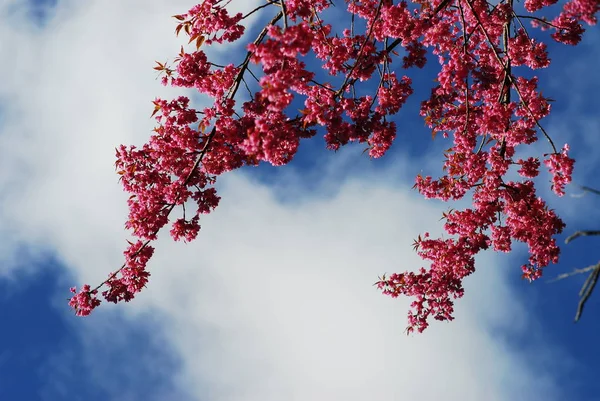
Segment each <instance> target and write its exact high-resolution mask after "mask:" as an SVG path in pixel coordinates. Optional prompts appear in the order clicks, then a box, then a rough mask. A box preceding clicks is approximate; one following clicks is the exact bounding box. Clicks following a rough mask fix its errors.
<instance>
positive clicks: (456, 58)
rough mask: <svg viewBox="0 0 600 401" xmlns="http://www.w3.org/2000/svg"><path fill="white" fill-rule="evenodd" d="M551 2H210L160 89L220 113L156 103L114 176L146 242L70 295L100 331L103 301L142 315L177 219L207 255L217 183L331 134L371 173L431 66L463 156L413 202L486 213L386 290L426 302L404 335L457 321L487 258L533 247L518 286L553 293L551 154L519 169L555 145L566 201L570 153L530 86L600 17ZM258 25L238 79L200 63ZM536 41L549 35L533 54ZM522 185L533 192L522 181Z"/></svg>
mask: <svg viewBox="0 0 600 401" xmlns="http://www.w3.org/2000/svg"><path fill="white" fill-rule="evenodd" d="M555 3H556V0H526V1H525V4H524V6H525V10H522V9H521V8H519V7H516V6H515V4H514V1H513V0H502V1H500V2H494V3H490V2H487V1H485V0H441V1H439V0H433V1H431V2H429V1H424V0H413V1H412V2H408V1H396V0H360V1H359V0H345V1H336V2H335V5H336V9H338V10H339V9H340V8H343V9H345V10H346V16H347V18H346V19H345V20H343V19H340V18H339V16H338V17H336V18H335V21H333V20H330V19H331V17H330V16H328V14H327V12H326V11H327V9H328V8H330V7H331V6H332V4H334V3H333V2H331V1H329V0H272V1H266V2H265V3H264V4H262V5H260V6H258V7H257V8H256V9H254V10H252V11H251V12H250V13H248V14H246V15H242V14H241V13H235V14H232V13H231V12H232V11H234V10H230V9H228V7H227V5H228V2H226V1H223V0H203V1H202V2H201V3H200V4H198V5H196V6H194V7H192V8H191V9H190V10H189V11H188V12H187V13H185V14H181V15H176V16H175V19H176V21H177V25H176V29H175V31H176V33H177V34H178V35H181V36H187V38H185V40H184V41H185V42H186V43H189V46H187V47H188V48H187V49H186V48H184V47H182V48H181V51H180V53H179V54H178V55H177V57H176V58H175V59H174V60H173V62H172V63H171V64H168V63H158V62H157V65H156V66H155V69H156V70H157V71H160V73H161V74H162V82H163V84H165V85H171V86H175V87H183V88H194V89H195V90H197V91H198V92H199V93H201V94H203V95H205V96H207V97H208V98H210V99H211V101H210V105H209V106H208V107H205V108H203V109H202V110H196V109H194V108H192V107H191V106H190V100H189V99H188V98H186V97H183V96H181V97H178V98H176V99H174V100H170V101H168V100H164V99H155V100H154V110H153V116H154V117H155V119H156V121H157V124H158V125H157V127H156V128H155V130H154V133H153V134H152V135H151V136H150V139H149V141H148V142H147V143H146V144H144V145H142V146H141V147H136V146H124V145H121V146H120V147H118V148H117V149H116V157H117V162H116V163H115V166H116V168H117V172H118V174H119V175H120V181H121V183H122V185H123V188H124V190H125V191H127V192H128V193H130V194H131V196H130V198H129V200H128V204H129V218H128V221H127V222H126V224H125V227H126V228H127V229H129V230H131V233H132V234H133V236H134V237H137V238H138V240H137V241H136V242H130V244H129V247H128V248H127V250H126V251H125V263H124V264H123V266H122V267H121V268H120V269H118V270H116V271H114V272H112V273H111V274H110V275H109V278H108V279H107V280H106V281H104V282H103V283H101V284H100V285H99V286H97V287H95V288H92V287H90V286H89V285H84V286H83V287H81V290H80V291H79V292H78V293H77V292H76V291H75V289H72V291H73V292H74V293H75V295H74V296H73V297H72V299H71V301H70V305H71V306H72V307H74V308H75V310H76V311H77V314H79V315H88V314H89V313H90V312H91V311H92V310H93V309H94V308H95V307H97V306H98V305H99V304H100V300H99V299H98V298H97V293H98V290H99V289H100V288H101V287H106V288H107V289H106V290H105V291H103V292H102V295H103V296H104V298H105V299H106V300H107V301H111V302H119V301H122V300H124V301H130V300H131V299H133V298H134V296H135V294H137V293H138V292H139V291H141V290H142V288H144V287H145V286H146V284H147V283H148V278H149V276H150V273H149V272H148V270H147V265H148V261H149V260H150V258H151V256H152V253H153V248H152V247H151V246H150V245H149V244H150V243H151V242H152V241H154V240H156V237H157V233H158V232H159V231H160V230H161V229H162V228H163V227H164V226H166V225H168V224H169V223H170V222H171V221H172V222H171V229H170V233H171V236H172V237H173V239H175V240H181V239H183V240H185V241H192V240H194V239H195V238H196V236H197V235H198V233H199V230H200V220H201V215H204V214H207V213H210V212H211V211H212V210H213V209H214V208H215V207H217V206H218V203H219V196H218V195H217V193H216V190H215V187H214V184H215V181H216V178H217V177H218V176H219V175H221V174H224V173H226V172H228V171H232V170H235V169H238V168H242V167H243V166H247V165H257V164H258V163H261V162H268V163H271V164H272V165H274V166H282V165H285V164H287V163H289V162H290V161H291V160H292V159H293V158H294V155H295V154H296V152H297V150H298V148H299V146H301V143H302V141H305V140H309V139H310V138H313V137H314V136H315V135H317V134H322V135H323V136H324V138H325V142H326V146H327V148H329V149H331V150H338V149H340V147H342V146H344V145H347V144H349V143H351V142H357V143H360V144H363V145H362V146H364V147H365V151H367V152H368V154H369V156H370V157H374V158H377V157H383V156H384V155H385V154H386V152H387V151H388V150H389V149H390V147H391V146H392V145H393V143H394V141H395V140H396V138H397V136H398V135H397V133H398V130H399V127H401V126H402V125H401V124H399V122H400V118H402V117H404V115H403V112H402V106H403V105H404V104H405V102H406V100H407V99H408V97H409V96H411V95H412V94H413V89H412V83H413V79H415V78H414V77H413V78H411V77H410V75H411V74H410V72H411V69H412V68H415V67H416V68H422V67H423V66H424V65H425V64H426V62H427V59H428V58H427V55H428V54H429V55H432V56H433V57H430V58H433V59H434V60H436V61H437V62H438V63H439V65H440V66H439V72H438V76H437V80H436V83H435V84H434V86H433V87H432V88H431V92H430V96H429V98H428V99H424V100H423V101H422V103H421V109H420V115H421V116H422V117H423V119H424V123H425V125H426V126H427V127H429V129H431V135H432V137H433V138H434V139H435V138H436V136H437V137H438V138H448V139H442V140H451V141H452V145H451V146H450V147H449V149H447V150H446V151H445V152H444V154H443V159H444V160H443V168H444V174H443V175H442V176H441V177H438V178H434V177H432V176H418V177H416V181H415V186H414V187H415V188H416V189H417V190H418V191H419V192H420V193H421V194H422V195H423V196H424V197H425V198H435V199H440V200H443V201H452V200H460V199H462V198H464V197H465V196H468V197H470V198H471V199H472V205H471V207H469V208H466V209H463V210H451V211H449V212H447V213H444V215H443V217H444V220H445V223H444V230H445V232H446V234H447V237H446V238H431V237H430V236H429V234H427V233H425V234H424V235H422V236H421V235H420V236H419V237H418V239H417V240H416V241H415V244H414V246H415V250H416V251H417V253H418V254H419V256H421V258H422V259H423V260H424V261H427V262H428V266H427V267H421V268H419V269H417V270H414V271H408V272H405V273H394V274H391V275H389V276H386V275H384V276H382V277H381V279H380V280H379V281H378V283H377V286H378V288H379V289H380V290H381V291H382V292H383V293H384V294H388V295H390V296H392V297H397V296H400V295H405V296H409V297H413V298H414V302H413V303H412V310H411V311H410V313H409V326H408V331H409V332H411V331H414V330H417V331H419V332H421V331H423V330H424V329H425V328H427V327H428V325H429V323H430V318H433V319H435V320H452V319H453V312H454V300H455V299H457V298H460V297H462V296H463V294H464V288H463V280H464V279H465V278H466V277H467V276H469V275H471V274H472V273H474V272H475V255H477V254H478V253H480V252H481V251H483V250H486V249H492V250H494V251H497V252H510V251H511V249H512V246H513V244H514V242H515V241H517V242H522V243H524V244H526V245H527V247H528V250H529V259H528V261H527V262H526V263H524V264H523V265H522V266H521V271H522V277H523V278H526V279H528V280H535V279H537V278H539V277H540V276H541V275H542V272H543V269H544V268H545V267H546V266H548V265H549V264H550V263H556V262H557V261H558V257H559V248H558V246H557V244H556V241H555V236H556V235H557V234H559V233H560V232H561V231H562V229H563V228H564V223H563V222H562V221H561V219H560V218H559V217H558V216H557V215H556V214H555V212H554V211H553V210H551V209H549V208H548V206H547V204H546V202H545V201H544V200H543V199H541V198H540V197H539V196H537V194H536V187H535V185H534V182H533V181H532V180H531V179H532V178H534V177H538V175H539V174H540V166H541V162H540V156H539V155H536V154H527V155H526V156H525V158H524V159H523V158H521V159H515V158H514V155H515V153H516V150H517V149H520V150H523V151H524V152H531V149H530V148H529V147H527V146H524V145H529V144H532V143H534V142H536V141H538V140H539V139H543V140H545V141H546V142H547V147H548V153H547V154H546V155H544V160H543V164H544V166H546V167H547V170H548V172H549V174H550V175H551V176H552V184H551V185H552V189H553V190H554V192H555V193H556V194H557V195H559V196H561V195H563V194H564V188H565V186H566V185H567V184H568V183H569V182H570V181H571V176H572V173H573V165H574V160H573V159H572V158H570V157H569V155H568V151H569V147H568V145H565V146H564V147H563V148H562V149H560V150H557V149H556V147H555V145H554V142H553V140H552V138H551V136H550V135H549V133H548V132H547V131H546V130H545V128H544V126H543V124H542V120H543V119H544V118H545V117H547V116H548V115H549V114H550V112H551V105H550V99H549V98H547V97H545V96H544V95H542V91H541V90H540V89H539V85H540V82H539V79H538V78H537V77H536V76H535V75H534V74H532V73H531V71H535V70H537V69H541V68H547V67H549V66H550V60H551V58H550V57H549V55H548V47H547V44H546V43H547V40H548V39H553V40H555V41H557V42H560V43H564V44H569V45H576V44H577V43H579V41H580V40H581V36H582V34H583V33H584V28H583V26H582V23H587V24H595V23H596V15H597V13H598V10H599V3H598V1H597V0H571V1H568V2H566V3H565V4H564V5H563V6H562V11H560V12H559V13H558V15H556V16H555V17H554V18H552V19H551V20H549V19H547V18H546V16H545V13H546V14H548V12H547V9H548V7H550V6H552V5H553V4H555ZM258 13H260V14H261V15H262V16H263V18H264V19H265V21H267V20H268V22H267V23H266V24H265V26H264V28H263V29H262V30H261V31H260V32H259V33H258V35H256V36H255V37H254V39H253V40H251V41H250V42H248V43H243V45H244V46H245V48H246V50H247V52H246V53H245V54H243V55H242V57H240V58H239V59H237V60H231V63H230V64H227V65H219V64H217V63H214V62H213V61H211V59H210V57H209V56H208V55H207V53H206V52H205V51H204V49H206V48H207V47H208V46H211V45H213V46H214V45H222V44H225V43H231V42H240V40H241V39H242V38H243V37H244V36H243V34H244V32H245V27H244V23H245V21H246V19H247V18H248V17H249V16H251V15H253V16H254V15H255V14H258ZM329 15H331V14H329ZM334 28H335V29H334ZM339 28H343V29H342V30H339ZM532 28H533V29H535V28H539V29H540V32H544V31H549V34H545V36H544V34H543V33H537V34H536V35H535V38H534V37H533V35H532ZM336 32H340V33H336ZM545 41H546V42H545ZM235 54H236V53H232V55H235ZM240 93H243V95H242V94H240ZM296 104H301V105H302V106H300V109H298V107H296ZM438 135H439V136H438ZM513 170H516V171H517V173H518V174H519V176H520V177H521V179H520V180H517V181H510V180H508V178H507V177H508V175H509V174H510V173H511V171H513ZM190 205H191V206H190ZM175 209H177V211H178V212H179V213H180V215H179V217H174V216H173V214H174V213H175ZM408 268H410V267H408ZM484 268H485V267H484Z"/></svg>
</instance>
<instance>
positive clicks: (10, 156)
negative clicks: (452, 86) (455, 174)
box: [0, 0, 600, 401]
mask: <svg viewBox="0 0 600 401" xmlns="http://www.w3.org/2000/svg"><path fill="white" fill-rule="evenodd" d="M193 4H194V3H193V2H189V1H184V0H173V1H161V0H146V1H145V2H144V6H143V7H141V6H140V2H136V1H120V2H107V1H101V0H87V1H84V2H82V1H76V0H70V1H69V0H58V1H39V0H36V1H35V2H32V1H29V2H28V1H24V0H21V1H14V0H0V57H1V59H2V60H3V63H2V65H1V66H0V73H2V75H1V76H2V77H3V84H2V85H0V187H1V191H0V235H1V236H2V241H1V244H0V262H1V263H0V318H2V321H3V322H4V329H3V330H2V331H1V332H0V340H1V341H0V342H1V343H2V344H3V345H2V346H0V400H28V401H29V400H48V401H60V400H67V399H68V400H86V401H94V400H96V399H97V400H107V399H108V400H132V401H137V400H180V401H181V400H202V401H205V400H206V401H230V400H250V401H253V400H262V401H264V400H267V401H270V400H308V399H310V400H321V399H323V400H325V399H328V400H338V399H339V400H342V399H343V400H351V401H353V400H365V399H373V400H379V399H387V400H402V399H422V400H440V399H444V400H481V399H485V400H511V401H512V400H537V399H539V400H563V399H570V400H596V399H598V400H600V384H598V381H597V380H596V377H595V366H596V364H597V360H598V356H600V355H598V354H599V351H598V347H597V346H596V341H595V333H596V331H597V329H598V327H597V326H598V324H597V323H596V319H594V317H595V315H596V313H597V312H598V311H599V310H600V305H599V302H598V296H597V294H596V295H593V296H592V297H591V299H590V301H589V302H588V304H587V306H586V311H585V313H584V316H583V319H582V321H580V322H579V323H578V324H573V316H574V313H575V308H576V305H577V301H578V298H577V293H578V291H579V288H580V286H581V284H582V283H583V281H584V278H585V277H584V276H577V277H573V278H571V279H568V280H563V281H560V282H557V283H552V284H548V283H547V281H548V279H550V278H552V277H554V276H556V275H558V274H560V273H563V272H567V271H570V270H572V269H573V268H575V267H585V266H588V265H590V264H593V263H596V262H597V261H598V258H600V252H598V251H595V250H596V249H600V247H598V245H597V244H598V240H597V239H595V238H580V239H578V240H577V241H575V242H573V243H572V244H570V245H568V246H565V247H563V256H562V259H561V263H560V264H559V265H557V266H551V267H549V268H548V270H547V271H546V275H545V277H544V279H542V280H540V281H538V282H536V283H534V284H528V283H527V282H524V281H522V280H521V279H520V271H519V266H520V265H521V264H522V263H521V261H522V260H524V259H525V258H526V255H525V254H524V253H523V252H520V251H517V252H514V253H512V254H510V255H496V254H491V253H489V254H483V255H481V257H480V258H479V259H478V262H477V267H478V271H477V272H476V274H474V275H473V276H471V277H469V278H468V279H467V281H466V284H465V285H466V287H467V292H466V295H465V297H464V298H463V299H461V300H459V301H458V302H457V308H456V309H457V313H456V315H457V319H456V320H455V321H454V322H452V323H434V324H432V326H431V327H430V328H429V329H428V331H427V332H425V333H424V334H423V335H419V336H412V337H406V336H405V335H404V334H403V330H404V328H405V325H406V312H407V308H408V303H409V301H408V300H405V299H399V300H393V299H390V298H387V297H383V296H381V295H380V294H379V293H378V292H377V291H376V290H375V289H374V288H373V287H372V286H371V284H372V283H373V282H374V281H376V280H377V276H378V275H380V274H382V273H384V272H388V273H389V272H395V271H404V270H406V269H414V268H417V267H419V266H421V262H420V260H419V259H418V257H417V256H416V255H415V254H414V253H413V252H412V248H411V243H412V239H413V238H414V237H416V236H417V235H418V234H419V233H422V232H424V231H430V232H432V233H436V232H439V231H440V229H441V223H440V222H439V218H440V216H441V212H442V211H443V210H445V209H446V208H448V207H450V206H451V205H446V204H441V203H439V202H434V201H425V200H424V199H422V198H421V197H420V196H419V195H418V194H417V193H416V192H415V191H412V190H410V187H411V186H412V184H413V179H414V176H415V174H417V173H419V172H420V171H421V170H423V171H424V172H426V173H427V172H429V173H430V174H436V172H438V171H439V169H440V167H441V153H440V152H439V150H440V149H444V148H447V147H448V144H447V142H444V141H443V140H442V139H441V138H439V139H436V140H435V141H432V140H431V136H430V133H429V132H428V130H427V129H426V128H424V126H423V122H422V121H421V120H420V118H418V114H417V110H418V107H419V102H420V100H422V99H423V98H424V97H425V96H427V93H428V90H429V85H430V83H431V79H432V76H433V74H435V69H436V63H435V60H434V59H430V63H429V65H428V66H427V68H426V69H424V70H422V71H419V70H410V71H409V74H410V75H411V76H412V77H413V81H414V83H415V94H414V95H413V97H412V98H411V99H410V101H409V102H408V103H407V105H406V106H405V108H404V109H403V112H402V113H401V115H400V116H399V118H400V120H399V124H398V125H399V127H400V129H399V135H398V138H397V140H396V142H395V145H394V147H393V148H392V150H391V151H390V152H389V154H388V155H387V156H386V157H385V158H383V159H380V160H370V159H368V158H367V157H366V156H363V155H361V152H362V148H361V147H360V146H351V147H348V148H347V149H343V150H342V151H340V152H337V153H336V154H333V153H332V152H329V151H327V150H325V149H324V148H323V141H322V140H321V139H315V140H313V141H310V142H305V143H303V144H302V146H301V149H300V152H299V154H298V156H297V158H296V159H295V160H294V161H293V162H292V163H291V164H290V165H289V166H286V167H284V168H277V169H275V168H272V167H269V166H261V167H259V168H255V169H249V170H245V171H242V172H236V173H234V174H229V175H227V176H226V177H223V179H222V180H221V181H220V183H219V189H220V191H221V195H222V204H221V205H220V206H219V208H218V209H217V210H216V211H215V212H214V214H212V215H210V216H209V217H208V218H206V219H205V220H204V222H203V225H202V231H201V234H200V236H199V238H198V240H197V241H195V242H194V243H192V244H187V245H185V244H179V243H177V244H175V243H173V242H172V241H171V240H170V239H169V238H167V236H166V235H163V236H161V238H160V239H159V241H158V243H157V251H156V255H155V258H154V260H153V262H152V265H151V267H150V268H151V272H152V277H151V282H150V284H149V287H148V288H147V289H146V291H145V292H144V293H142V294H140V296H139V298H136V300H135V301H134V302H132V303H130V304H120V305H117V306H113V305H103V307H102V308H100V310H98V311H97V312H96V313H94V314H93V315H92V316H90V317H88V318H85V319H82V318H77V317H75V316H74V315H73V314H72V311H71V310H70V309H69V308H68V305H67V303H66V298H67V297H69V292H68V289H69V287H70V286H72V285H81V284H82V283H84V282H88V283H96V282H98V281H101V280H102V279H103V278H104V277H105V276H106V274H108V272H109V271H110V270H112V269H114V268H115V267H118V266H120V263H121V257H122V255H121V252H122V250H123V249H124V247H125V244H126V242H125V239H126V238H128V237H127V233H126V232H125V231H124V230H123V229H122V227H123V223H124V221H125V217H126V214H127V209H126V203H125V200H126V199H127V195H126V194H124V193H122V192H121V190H120V187H119V185H118V183H117V177H116V174H115V173H114V170H113V163H114V147H115V146H118V145H119V144H121V143H125V144H142V143H144V142H145V141H146V139H147V137H148V135H149V134H150V130H151V129H152V126H153V122H152V121H151V120H150V119H149V118H148V115H149V113H150V112H151V103H150V101H151V100H152V99H154V98H155V97H156V96H162V97H166V98H168V97H171V96H175V95H177V94H179V93H180V92H179V91H178V90H174V89H171V88H163V87H162V86H161V85H160V84H159V82H158V81H157V80H155V77H156V74H155V71H153V70H152V66H153V64H154V60H156V59H158V60H163V59H164V58H165V57H170V58H172V56H173V55H174V54H176V53H177V51H178V49H179V46H180V44H181V40H178V39H177V38H175V37H174V35H173V34H172V33H173V29H174V22H173V21H172V20H171V19H170V18H169V17H170V16H171V15H174V14H176V13H181V12H184V11H185V10H187V9H189V8H190V7H191V6H192V5H193ZM252 4H255V3H252V2H247V1H242V0H239V1H235V0H234V1H233V2H232V7H233V8H236V7H237V8H243V9H251V8H252ZM256 4H258V3H256ZM259 23H260V21H254V24H255V25H253V27H250V30H249V31H250V34H249V35H254V34H255V33H254V32H255V30H256V29H257V28H258V26H259V25H256V24H259ZM599 43H600V32H598V29H597V27H591V28H590V29H589V31H588V32H587V36H586V38H585V40H584V42H583V43H582V44H581V45H580V46H577V47H575V48H569V47H565V46H562V45H557V44H556V45H555V44H550V55H551V58H552V59H553V64H552V66H551V67H550V68H549V69H547V70H543V71H540V72H539V74H538V75H539V76H540V81H541V83H542V84H541V85H542V87H543V88H544V93H545V94H549V95H550V96H551V97H553V98H554V99H556V100H557V101H556V102H555V103H554V104H553V113H552V115H551V117H549V118H548V119H546V121H545V127H546V129H547V130H548V131H549V132H550V134H551V135H552V137H553V139H554V140H555V142H556V143H557V144H562V143H564V142H568V143H569V144H570V145H571V148H572V152H573V155H574V156H575V157H576V158H577V160H578V161H577V164H576V174H575V180H576V181H577V183H580V184H584V185H588V186H595V187H600V179H599V178H598V175H597V174H596V171H598V170H597V169H598V164H599V163H598V160H597V158H596V154H595V153H596V152H595V151H594V149H596V148H597V146H598V145H599V144H600V140H599V139H598V133H599V132H600V119H598V117H597V114H598V110H599V109H600V101H599V100H598V97H597V93H598V92H599V90H600V80H598V78H597V72H596V69H597V67H596V65H595V64H597V60H599V59H600V46H598V45H599ZM211 51H212V52H213V56H214V57H216V58H218V59H219V60H221V61H223V62H229V61H232V60H231V58H232V57H236V60H237V57H238V56H239V55H240V50H239V49H236V48H221V49H212V50H211ZM234 62H235V61H234ZM533 151H534V152H537V154H543V153H547V152H548V151H549V150H548V149H547V147H546V144H545V143H543V142H541V141H540V143H538V144H536V145H535V150H533ZM545 179H546V177H542V178H541V180H540V184H541V186H540V191H541V194H542V195H544V196H546V197H547V199H549V200H550V203H551V206H552V207H554V208H556V209H557V210H558V211H559V213H560V214H561V216H562V217H563V218H564V219H565V221H566V222H567V224H568V227H567V230H566V232H565V234H566V235H568V234H569V233H571V232H572V231H573V230H576V229H594V228H598V225H596V226H595V225H594V224H595V222H597V221H599V219H598V217H599V214H600V213H599V208H598V206H599V205H600V197H594V196H593V195H591V194H588V195H586V196H584V197H573V196H570V195H572V194H575V195H577V194H578V193H580V192H581V191H578V190H577V189H576V188H571V189H570V190H569V193H568V195H567V196H565V197H563V198H556V197H553V196H552V195H551V192H550V190H549V185H544V180H545ZM542 188H543V189H542ZM464 205H467V203H464ZM566 235H565V236H566ZM565 236H562V237H561V238H560V240H561V241H562V240H563V239H564V237H565ZM521 250H522V249H521ZM416 397H418V398H416Z"/></svg>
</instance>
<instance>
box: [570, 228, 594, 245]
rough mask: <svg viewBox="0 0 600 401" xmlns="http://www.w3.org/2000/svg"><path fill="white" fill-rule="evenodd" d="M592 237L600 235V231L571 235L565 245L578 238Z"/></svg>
mask: <svg viewBox="0 0 600 401" xmlns="http://www.w3.org/2000/svg"><path fill="white" fill-rule="evenodd" d="M591 235H600V231H597V230H583V231H576V232H575V233H573V234H571V235H569V237H568V238H567V239H566V240H565V244H568V243H569V242H571V241H573V240H574V239H576V238H579V237H587V236H591Z"/></svg>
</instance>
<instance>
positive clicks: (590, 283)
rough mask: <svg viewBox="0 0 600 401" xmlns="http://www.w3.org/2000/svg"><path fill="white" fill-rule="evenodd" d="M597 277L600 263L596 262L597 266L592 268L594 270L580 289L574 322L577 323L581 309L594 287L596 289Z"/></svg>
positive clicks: (599, 271)
mask: <svg viewBox="0 0 600 401" xmlns="http://www.w3.org/2000/svg"><path fill="white" fill-rule="evenodd" d="M598 275H600V262H598V264H596V265H595V266H594V269H593V270H592V272H591V273H590V275H589V276H588V278H587V280H586V281H585V283H584V284H583V287H581V291H580V292H579V296H580V297H581V299H580V300H579V304H578V305H577V313H576V314H575V322H577V321H578V320H579V318H580V317H581V314H582V313H583V307H584V306H585V304H586V302H587V301H588V299H589V298H590V296H591V295H592V292H593V291H594V287H596V283H598Z"/></svg>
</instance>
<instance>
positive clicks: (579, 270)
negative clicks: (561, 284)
mask: <svg viewBox="0 0 600 401" xmlns="http://www.w3.org/2000/svg"><path fill="white" fill-rule="evenodd" d="M596 266H597V265H592V266H588V267H584V268H582V269H575V270H573V271H572V272H570V273H563V274H559V275H558V276H556V278H555V279H552V280H550V281H548V283H555V282H557V281H560V280H564V279H566V278H569V277H571V276H575V275H576V274H583V273H587V272H589V271H591V270H594V269H595V268H596ZM580 296H581V295H580Z"/></svg>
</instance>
